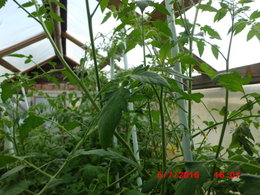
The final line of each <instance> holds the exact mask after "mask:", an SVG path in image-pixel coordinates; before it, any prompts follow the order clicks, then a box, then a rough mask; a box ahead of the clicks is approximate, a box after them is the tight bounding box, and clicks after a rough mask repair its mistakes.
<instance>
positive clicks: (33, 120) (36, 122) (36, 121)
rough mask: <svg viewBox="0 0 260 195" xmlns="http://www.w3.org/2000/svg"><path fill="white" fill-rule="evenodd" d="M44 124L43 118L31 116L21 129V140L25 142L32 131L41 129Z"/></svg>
mask: <svg viewBox="0 0 260 195" xmlns="http://www.w3.org/2000/svg"><path fill="white" fill-rule="evenodd" d="M43 123H44V120H43V118H41V117H39V116H36V115H29V116H28V117H27V118H26V119H25V120H24V122H23V124H22V125H21V126H20V128H19V130H20V131H19V133H20V139H21V140H24V139H25V138H26V137H27V136H28V134H29V132H30V131H31V130H33V129H35V128H36V127H39V126H40V125H42V124H43Z"/></svg>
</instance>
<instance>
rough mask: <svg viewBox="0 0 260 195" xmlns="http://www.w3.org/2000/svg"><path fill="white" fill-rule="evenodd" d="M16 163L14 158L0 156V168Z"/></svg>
mask: <svg viewBox="0 0 260 195" xmlns="http://www.w3.org/2000/svg"><path fill="white" fill-rule="evenodd" d="M15 161H17V159H16V158H14V157H12V156H3V155H0V168H1V167H4V166H6V165H8V164H10V163H13V162H15Z"/></svg>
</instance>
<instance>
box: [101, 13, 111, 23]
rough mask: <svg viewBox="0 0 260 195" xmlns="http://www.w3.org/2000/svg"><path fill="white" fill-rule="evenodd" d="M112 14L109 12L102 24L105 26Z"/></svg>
mask: <svg viewBox="0 0 260 195" xmlns="http://www.w3.org/2000/svg"><path fill="white" fill-rule="evenodd" d="M111 14H112V12H107V13H106V15H105V17H104V18H103V20H102V22H101V24H104V23H105V22H106V21H107V20H108V19H109V18H110V17H111Z"/></svg>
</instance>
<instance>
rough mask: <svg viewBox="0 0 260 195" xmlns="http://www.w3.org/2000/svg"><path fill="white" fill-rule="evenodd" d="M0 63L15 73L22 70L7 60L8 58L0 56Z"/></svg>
mask: <svg viewBox="0 0 260 195" xmlns="http://www.w3.org/2000/svg"><path fill="white" fill-rule="evenodd" d="M0 65H1V66H3V67H5V68H6V69H8V70H10V71H12V72H14V73H16V72H20V70H19V69H18V68H16V67H15V66H13V65H12V64H10V63H9V62H7V61H6V60H4V59H2V58H0Z"/></svg>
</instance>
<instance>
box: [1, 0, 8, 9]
mask: <svg viewBox="0 0 260 195" xmlns="http://www.w3.org/2000/svg"><path fill="white" fill-rule="evenodd" d="M7 1H8V0H0V9H1V8H2V7H4V6H5V4H6V2H7Z"/></svg>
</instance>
